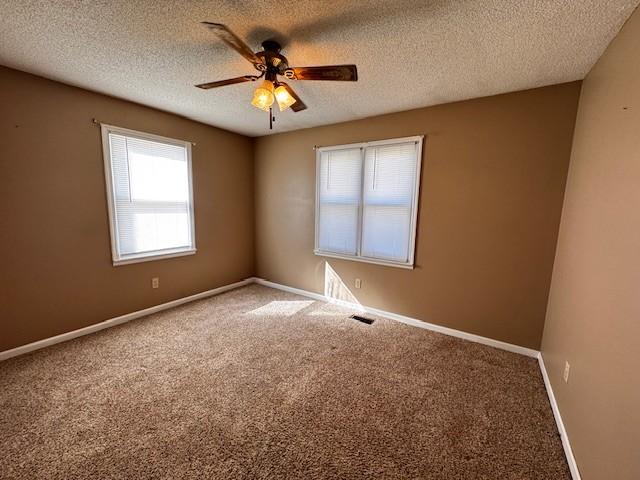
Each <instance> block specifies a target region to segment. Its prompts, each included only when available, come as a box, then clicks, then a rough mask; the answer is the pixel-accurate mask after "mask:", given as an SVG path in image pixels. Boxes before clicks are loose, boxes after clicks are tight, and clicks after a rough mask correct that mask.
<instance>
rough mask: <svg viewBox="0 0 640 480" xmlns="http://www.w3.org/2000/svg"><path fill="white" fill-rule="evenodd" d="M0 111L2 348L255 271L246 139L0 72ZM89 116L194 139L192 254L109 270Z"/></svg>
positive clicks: (96, 137)
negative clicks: (156, 282)
mask: <svg viewBox="0 0 640 480" xmlns="http://www.w3.org/2000/svg"><path fill="white" fill-rule="evenodd" d="M0 110H1V112H2V113H1V114H0V132H2V133H0V135H1V137H0V255H1V260H0V351H2V350H5V349H9V348H12V347H15V346H18V345H22V344H25V343H28V342H32V341H34V340H38V339H42V338H45V337H50V336H52V335H56V334H59V333H63V332H67V331H70V330H74V329H77V328H80V327H85V326H87V325H90V324H93V323H97V322H100V321H103V320H105V319H108V318H112V317H115V316H117V315H122V314H124V313H128V312H132V311H135V310H139V309H142V308H145V307H149V306H152V305H156V304H159V303H163V302H166V301H169V300H172V299H175V298H179V297H183V296H186V295H190V294H194V293H197V292H201V291H205V290H208V289H211V288H214V287H218V286H220V285H224V284H228V283H231V282H235V281H237V280H240V279H243V278H246V277H248V276H251V275H252V274H253V269H254V255H253V252H254V248H253V145H252V140H251V139H249V138H246V137H243V136H241V135H236V134H233V133H229V132H226V131H223V130H219V129H216V128H213V127H209V126H206V125H203V124H200V123H196V122H192V121H189V120H186V119H184V118H181V117H178V116H175V115H171V114H168V113H163V112H160V111H157V110H153V109H151V108H146V107H143V106H140V105H136V104H133V103H129V102H125V101H122V100H117V99H114V98H111V97H107V96H103V95H99V94H96V93H91V92H88V91H86V90H81V89H78V88H73V87H70V86H66V85H63V84H60V83H56V82H52V81H49V80H45V79H42V78H39V77H35V76H32V75H28V74H25V73H22V72H18V71H15V70H10V69H7V68H3V67H0ZM92 117H96V118H98V119H101V120H102V121H105V122H107V123H110V124H113V125H118V126H122V127H126V128H132V129H136V130H142V131H145V132H150V133H154V134H159V135H164V136H168V137H173V138H179V139H185V140H191V141H194V142H197V145H196V146H195V147H194V148H193V182H194V197H195V199H194V200H195V225H196V243H197V248H198V252H197V254H196V255H193V256H188V257H181V258H174V259H167V260H162V261H153V262H145V263H137V264H133V265H124V266H119V267H113V266H112V264H111V250H110V240H109V224H108V219H107V205H106V196H105V183H104V173H103V172H104V170H103V169H104V167H103V162H102V147H101V140H100V129H99V128H98V127H97V126H95V125H93V124H92V123H91V118H92ZM154 276H158V277H160V288H159V289H158V290H152V289H151V277H154Z"/></svg>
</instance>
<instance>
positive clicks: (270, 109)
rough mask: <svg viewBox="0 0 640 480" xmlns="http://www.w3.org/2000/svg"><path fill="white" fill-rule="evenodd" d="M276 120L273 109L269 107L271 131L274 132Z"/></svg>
mask: <svg viewBox="0 0 640 480" xmlns="http://www.w3.org/2000/svg"><path fill="white" fill-rule="evenodd" d="M275 119H276V118H275V117H274V116H273V109H272V108H271V107H269V130H273V121H274V120H275Z"/></svg>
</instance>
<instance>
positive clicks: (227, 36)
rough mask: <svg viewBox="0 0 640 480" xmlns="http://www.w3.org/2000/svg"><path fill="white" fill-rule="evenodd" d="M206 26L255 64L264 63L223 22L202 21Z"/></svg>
mask: <svg viewBox="0 0 640 480" xmlns="http://www.w3.org/2000/svg"><path fill="white" fill-rule="evenodd" d="M201 23H202V24H203V25H204V26H205V27H207V28H208V29H209V30H211V31H212V32H213V33H215V34H216V35H217V36H218V38H219V39H220V40H222V41H223V42H224V43H226V44H227V45H229V46H230V47H231V48H233V49H234V50H235V51H236V52H238V53H239V54H240V55H242V56H243V57H244V58H246V59H247V60H249V61H250V62H251V63H253V64H254V65H257V64H260V63H262V61H261V60H260V58H259V57H258V56H257V55H256V54H255V53H253V51H252V50H251V49H250V48H249V46H248V45H247V44H246V43H244V42H243V41H242V40H241V39H240V37H238V36H237V35H236V34H235V33H233V32H232V31H231V30H229V29H228V28H227V26H226V25H223V24H221V23H211V22H201Z"/></svg>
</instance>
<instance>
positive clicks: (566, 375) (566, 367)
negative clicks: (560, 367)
mask: <svg viewBox="0 0 640 480" xmlns="http://www.w3.org/2000/svg"><path fill="white" fill-rule="evenodd" d="M570 368H571V365H569V362H564V372H562V379H563V380H564V383H567V382H568V381H569V369H570Z"/></svg>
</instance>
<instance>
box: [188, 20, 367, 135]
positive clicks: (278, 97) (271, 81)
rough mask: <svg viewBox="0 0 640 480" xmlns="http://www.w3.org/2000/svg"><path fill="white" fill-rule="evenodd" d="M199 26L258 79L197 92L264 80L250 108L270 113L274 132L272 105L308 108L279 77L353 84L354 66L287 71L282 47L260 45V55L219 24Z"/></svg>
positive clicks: (222, 82) (220, 83)
mask: <svg viewBox="0 0 640 480" xmlns="http://www.w3.org/2000/svg"><path fill="white" fill-rule="evenodd" d="M202 24H203V25H204V26H205V27H207V28H208V29H209V30H211V31H212V32H213V33H214V34H216V35H217V36H218V38H219V39H220V40H222V41H223V42H224V43H226V44H227V45H229V46H230V47H231V48H233V49H234V50H235V51H236V52H238V53H239V54H240V55H242V56H243V57H244V58H246V59H247V60H249V61H250V62H251V63H252V64H253V66H254V68H255V69H256V70H258V71H259V72H260V74H259V75H243V76H241V77H236V78H229V79H227V80H219V81H217V82H209V83H201V84H199V85H196V87H198V88H202V89H204V90H208V89H210V88H217V87H224V86H225V85H233V84H236V83H244V82H255V81H256V80H259V79H261V78H263V77H264V80H263V81H262V83H261V84H260V86H259V87H258V88H256V90H255V92H254V94H253V100H252V101H251V104H252V105H253V106H254V107H257V108H259V109H260V110H264V111H265V112H269V128H273V120H274V117H273V111H272V105H273V104H274V102H276V103H277V104H278V107H279V108H280V111H281V112H282V111H284V110H286V109H287V108H289V107H291V110H293V111H294V112H299V111H301V110H305V109H306V108H307V106H306V105H305V104H304V102H303V101H302V100H301V99H300V97H298V95H296V93H295V92H294V91H293V89H292V88H291V87H290V86H289V85H288V84H286V83H285V82H282V81H280V80H279V79H278V77H279V76H282V77H285V78H286V79H287V80H331V81H345V82H356V81H357V80H358V70H357V69H356V66H355V65H330V66H323V67H290V66H289V62H288V60H287V58H286V57H285V56H284V55H282V54H281V53H280V50H281V49H282V47H281V46H280V44H279V43H278V42H276V41H275V40H266V41H264V42H262V51H259V52H255V53H254V52H253V51H252V50H251V49H250V48H249V47H248V46H247V44H246V43H244V42H243V41H242V40H241V39H240V38H239V37H238V36H237V35H236V34H235V33H233V32H232V31H231V30H229V28H227V27H226V26H225V25H222V24H221V23H211V22H202Z"/></svg>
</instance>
